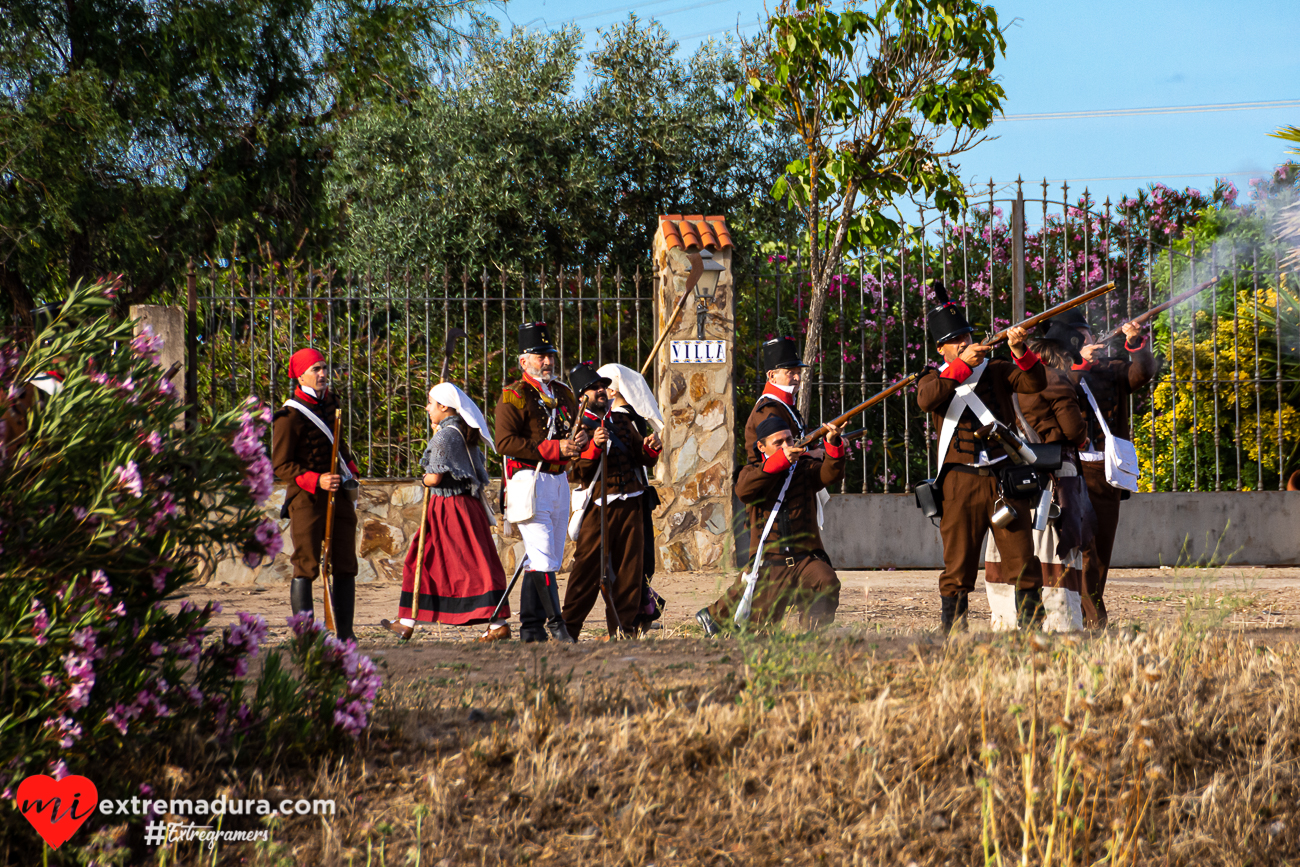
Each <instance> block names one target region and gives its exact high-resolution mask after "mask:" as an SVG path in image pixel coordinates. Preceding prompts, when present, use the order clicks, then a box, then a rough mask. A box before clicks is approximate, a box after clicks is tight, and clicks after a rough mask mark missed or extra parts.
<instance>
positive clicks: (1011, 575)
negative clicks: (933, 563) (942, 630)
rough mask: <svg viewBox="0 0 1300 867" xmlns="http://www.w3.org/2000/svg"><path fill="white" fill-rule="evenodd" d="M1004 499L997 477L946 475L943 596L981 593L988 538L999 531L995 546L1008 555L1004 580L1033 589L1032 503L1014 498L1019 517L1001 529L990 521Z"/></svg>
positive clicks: (952, 472) (942, 528)
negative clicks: (1030, 575) (979, 579)
mask: <svg viewBox="0 0 1300 867" xmlns="http://www.w3.org/2000/svg"><path fill="white" fill-rule="evenodd" d="M997 499H998V480H997V478H996V477H995V476H977V475H973V474H971V473H963V472H959V471H957V470H954V469H952V468H951V467H949V468H948V470H947V472H945V473H944V475H943V517H942V518H940V519H939V535H940V536H941V537H942V538H943V572H942V573H941V574H940V575H939V595H941V596H959V595H961V594H962V593H970V592H971V591H972V590H974V589H975V577H976V575H978V574H979V568H980V563H981V562H982V561H983V560H984V534H985V533H986V532H987V531H989V530H990V529H991V530H992V531H993V544H995V545H997V546H998V554H1000V555H1001V557H1002V574H1003V576H1005V577H1004V578H1003V582H1004V583H1006V584H1012V583H1015V584H1017V586H1020V587H1023V588H1026V589H1027V588H1029V587H1033V586H1034V585H1035V579H1033V578H1029V579H1028V580H1026V573H1027V571H1028V570H1029V567H1030V566H1031V565H1032V563H1033V561H1034V537H1033V534H1032V533H1031V531H1030V529H1029V527H1030V523H1029V510H1030V509H1031V508H1032V507H1033V503H1031V502H1030V501H1029V500H1011V501H1009V502H1010V503H1011V505H1012V507H1014V508H1015V510H1016V512H1018V513H1019V514H1018V516H1017V517H1016V519H1015V520H1014V521H1012V522H1011V523H1010V524H1009V525H1008V526H1006V527H1002V528H998V527H994V526H993V525H992V524H991V523H989V519H990V518H992V517H993V512H994V511H995V508H996V506H995V504H996V503H997Z"/></svg>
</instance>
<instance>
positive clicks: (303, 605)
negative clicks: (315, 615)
mask: <svg viewBox="0 0 1300 867" xmlns="http://www.w3.org/2000/svg"><path fill="white" fill-rule="evenodd" d="M289 608H290V609H291V610H292V611H293V613H294V614H301V613H302V612H304V611H311V610H312V608H313V606H312V601H311V579H310V578H295V579H293V581H292V582H290V584H289Z"/></svg>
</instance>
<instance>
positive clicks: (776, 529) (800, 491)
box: [736, 447, 847, 558]
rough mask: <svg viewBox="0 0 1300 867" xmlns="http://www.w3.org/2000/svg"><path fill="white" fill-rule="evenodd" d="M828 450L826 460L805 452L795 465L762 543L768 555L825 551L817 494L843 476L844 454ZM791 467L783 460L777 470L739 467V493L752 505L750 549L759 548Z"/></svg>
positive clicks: (737, 487) (737, 480)
mask: <svg viewBox="0 0 1300 867" xmlns="http://www.w3.org/2000/svg"><path fill="white" fill-rule="evenodd" d="M841 448H842V447H841ZM829 452H830V449H829V448H828V450H827V456H826V458H825V459H824V460H818V459H816V458H810V457H807V456H806V455H805V456H804V457H802V458H800V459H799V461H798V463H797V464H795V471H794V478H793V479H792V480H791V481H790V488H789V490H787V491H786V492H785V501H784V502H783V504H782V508H781V512H780V514H778V516H777V520H776V521H775V522H774V523H773V524H772V532H771V533H770V534H768V537H767V544H766V545H764V546H763V548H764V550H763V556H764V557H765V558H779V557H786V556H790V555H793V554H801V553H807V552H811V551H821V550H823V546H822V537H821V531H820V530H819V529H818V528H817V496H816V494H817V492H818V491H820V490H822V489H823V488H826V487H829V486H831V485H833V484H835V483H836V482H838V481H840V480H841V479H843V478H844V457H843V455H841V456H840V457H831V456H830V454H829ZM846 453H847V452H845V454H846ZM789 466H790V465H789V464H788V463H785V462H784V461H781V462H778V464H777V470H776V471H775V472H767V471H766V470H765V469H764V465H763V464H760V463H752V464H746V465H745V466H744V467H743V468H741V470H740V476H739V477H738V478H737V479H736V496H737V497H740V500H741V502H743V503H744V504H745V505H746V506H748V507H749V550H750V551H757V550H758V540H759V539H760V538H762V535H763V527H764V526H766V525H767V516H768V515H769V514H771V512H772V507H773V506H774V505H776V498H777V495H778V494H780V493H781V486H782V485H783V484H785V477H786V474H787V473H788V472H789Z"/></svg>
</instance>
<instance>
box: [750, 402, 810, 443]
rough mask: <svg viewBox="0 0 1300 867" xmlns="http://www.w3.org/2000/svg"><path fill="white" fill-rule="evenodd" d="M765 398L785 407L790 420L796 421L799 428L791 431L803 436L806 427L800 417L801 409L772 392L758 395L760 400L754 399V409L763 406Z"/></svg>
mask: <svg viewBox="0 0 1300 867" xmlns="http://www.w3.org/2000/svg"><path fill="white" fill-rule="evenodd" d="M765 400H770V401H772V402H773V403H775V404H777V405H778V406H780V407H781V408H782V409H784V410H785V411H786V412H787V413H788V414H789V415H790V421H791V422H793V423H794V426H795V427H797V428H799V429H798V430H797V431H791V433H793V434H794V435H795V436H798V437H802V436H803V427H804V425H803V419H802V418H800V417H799V411H798V410H797V409H795V408H794V407H792V406H790V405H789V404H788V403H786V402H785V401H783V400H780V399H778V398H775V397H773V396H772V395H770V394H760V395H759V396H758V400H756V401H754V409H758V408H759V407H760V406H762V405H763V401H765Z"/></svg>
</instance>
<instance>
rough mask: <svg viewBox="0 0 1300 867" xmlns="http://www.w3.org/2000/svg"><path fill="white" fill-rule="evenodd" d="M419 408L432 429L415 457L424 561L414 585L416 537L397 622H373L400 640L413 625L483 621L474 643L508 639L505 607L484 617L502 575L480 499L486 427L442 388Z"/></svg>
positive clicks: (457, 395) (502, 585)
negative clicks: (423, 494)
mask: <svg viewBox="0 0 1300 867" xmlns="http://www.w3.org/2000/svg"><path fill="white" fill-rule="evenodd" d="M425 408H426V409H427V410H428V412H429V421H431V422H432V423H433V428H434V430H433V437H432V438H431V439H430V440H429V446H428V448H426V449H425V451H424V456H423V457H422V458H421V459H420V463H421V465H422V466H423V467H424V477H423V479H422V480H421V482H422V484H423V485H424V487H425V488H428V489H429V494H430V495H431V496H429V498H428V503H429V505H428V509H427V510H426V511H425V514H424V561H423V562H422V563H421V564H420V567H419V571H418V575H419V580H418V582H417V580H416V575H417V571H416V560H417V559H419V549H420V537H419V534H418V533H417V534H416V535H415V537H414V538H412V539H411V550H410V551H408V552H407V554H406V564H405V566H404V567H403V568H402V596H401V599H400V600H399V602H398V607H397V616H398V621H397V622H396V623H394V622H393V621H390V620H381V621H380V624H379V625H380V626H383V627H384V628H385V629H388V630H390V631H391V632H393V633H395V634H396V635H397V636H398V637H399V638H401V639H402V640H403V641H406V640H408V639H409V638H410V637H411V634H412V633H413V632H414V631H415V624H416V622H417V621H418V622H421V623H447V624H451V625H456V626H469V625H471V624H480V623H487V624H488V628H487V631H486V632H485V633H484V634H483V635H481V636H480V637H479V638H478V640H479V641H502V640H505V639H508V638H509V637H510V626H509V624H508V623H507V618H509V617H510V607H509V605H508V604H503V605H502V606H501V610H500V611H498V612H497V617H496V619H492V612H493V610H494V609H496V607H497V603H498V602H500V601H501V597H502V595H504V593H505V591H506V576H505V570H503V569H502V568H501V558H500V557H498V556H497V549H496V543H495V542H494V541H493V539H492V531H491V528H490V524H489V520H488V507H487V505H486V498H484V497H483V496H482V491H483V488H484V486H486V485H487V483H488V473H487V467H486V466H485V464H484V462H483V453H482V452H481V451H479V443H480V441H486V442H487V444H488V446H489V447H492V438H491V434H490V433H488V427H487V421H486V420H485V419H484V418H483V413H481V412H480V411H479V408H478V407H477V406H475V405H474V401H472V400H471V399H470V397H469V395H467V394H465V392H463V391H461V390H460V389H459V388H457V387H456V386H454V385H452V384H451V383H450V382H440V383H438V384H437V385H435V386H434V387H433V388H432V389H430V390H429V403H428V406H427V407H425ZM417 583H418V586H419V593H418V595H417V593H416V585H417ZM489 620H491V622H490V623H489Z"/></svg>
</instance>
